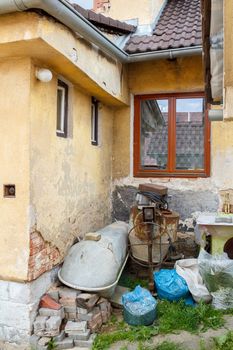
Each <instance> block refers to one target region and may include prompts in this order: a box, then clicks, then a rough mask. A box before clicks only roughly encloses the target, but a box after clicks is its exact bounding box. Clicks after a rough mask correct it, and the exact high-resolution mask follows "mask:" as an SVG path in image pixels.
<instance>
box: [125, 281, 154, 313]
mask: <svg viewBox="0 0 233 350" xmlns="http://www.w3.org/2000/svg"><path fill="white" fill-rule="evenodd" d="M122 303H123V305H124V306H125V307H126V308H127V309H128V310H129V311H130V312H132V313H135V314H137V315H143V314H145V313H147V312H148V311H151V310H153V309H154V308H155V307H156V304H157V302H156V300H155V298H153V297H152V295H151V294H150V292H149V291H148V290H147V289H145V288H142V287H141V286H137V287H136V288H135V289H134V290H133V291H132V292H129V293H126V294H124V295H122Z"/></svg>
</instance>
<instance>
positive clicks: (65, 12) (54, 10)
mask: <svg viewBox="0 0 233 350" xmlns="http://www.w3.org/2000/svg"><path fill="white" fill-rule="evenodd" d="M30 9H40V10H44V11H45V12H47V13H48V14H49V15H51V16H53V17H54V18H56V19H57V20H58V21H60V22H61V23H63V24H65V25H66V26H67V27H68V28H70V29H71V30H72V31H74V32H77V33H78V34H79V35H81V36H83V38H85V39H86V40H87V41H90V42H91V43H93V44H95V45H96V46H98V47H99V48H100V49H101V50H102V51H103V52H105V53H107V54H109V55H110V56H113V57H115V58H117V59H118V60H119V61H121V62H123V63H130V62H139V61H149V60H155V59H167V58H168V59H169V58H176V57H181V56H182V57H184V56H193V55H201V54H202V47H201V46H196V47H189V48H181V49H172V50H163V51H161V52H158V51H156V52H146V53H138V54H132V55H129V54H127V53H126V52H125V51H124V50H122V49H120V48H119V47H118V46H117V45H115V44H114V43H113V42H112V41H111V40H109V39H108V38H107V37H106V36H104V35H103V34H102V32H101V31H100V30H98V29H97V28H96V27H95V26H94V25H93V24H92V23H90V22H89V21H88V20H87V19H86V18H84V17H83V16H82V15H81V14H80V13H79V12H77V11H76V10H75V9H74V8H73V7H72V6H71V5H70V4H69V3H68V2H67V1H66V0H1V1H0V14H4V13H11V12H16V11H26V10H30Z"/></svg>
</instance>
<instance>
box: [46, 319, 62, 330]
mask: <svg viewBox="0 0 233 350" xmlns="http://www.w3.org/2000/svg"><path fill="white" fill-rule="evenodd" d="M61 322H62V319H61V317H60V316H51V317H49V319H48V320H47V321H46V331H50V330H57V329H58V330H59V329H60V326H61Z"/></svg>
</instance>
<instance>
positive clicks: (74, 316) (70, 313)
mask: <svg viewBox="0 0 233 350" xmlns="http://www.w3.org/2000/svg"><path fill="white" fill-rule="evenodd" d="M68 315H69V317H68V319H69V320H71V319H72V320H75V319H76V317H77V315H76V312H69V313H68Z"/></svg>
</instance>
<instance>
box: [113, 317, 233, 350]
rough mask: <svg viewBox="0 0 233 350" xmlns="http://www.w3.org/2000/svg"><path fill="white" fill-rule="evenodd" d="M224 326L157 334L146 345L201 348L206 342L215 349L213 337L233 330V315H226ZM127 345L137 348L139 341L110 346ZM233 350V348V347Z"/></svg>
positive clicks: (209, 349)
mask: <svg viewBox="0 0 233 350" xmlns="http://www.w3.org/2000/svg"><path fill="white" fill-rule="evenodd" d="M225 320H226V323H225V326H224V328H219V329H218V330H212V329H209V330H208V331H206V332H204V333H199V334H197V335H196V334H191V333H188V332H184V331H181V332H179V333H176V334H167V335H157V336H155V337H153V338H152V339H151V341H150V342H148V343H146V345H151V346H152V345H154V346H156V345H159V344H160V343H162V342H164V341H171V342H174V343H179V344H180V345H182V346H183V348H184V349H185V350H201V349H202V348H201V344H202V343H203V344H205V349H206V350H212V349H213V338H214V337H219V336H222V335H224V334H226V333H227V332H228V331H233V316H225ZM123 346H127V348H128V350H137V346H138V344H137V343H128V342H118V343H115V344H113V345H112V346H111V347H110V350H120V348H121V347H123ZM232 350H233V349H232Z"/></svg>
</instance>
